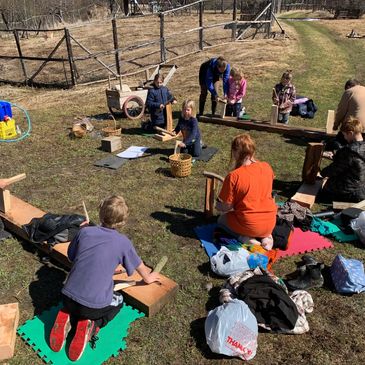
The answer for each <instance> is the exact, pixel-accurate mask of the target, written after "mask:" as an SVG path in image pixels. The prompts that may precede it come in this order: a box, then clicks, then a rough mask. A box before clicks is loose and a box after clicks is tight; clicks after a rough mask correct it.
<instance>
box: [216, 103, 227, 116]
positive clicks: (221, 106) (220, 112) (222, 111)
mask: <svg viewBox="0 0 365 365" xmlns="http://www.w3.org/2000/svg"><path fill="white" fill-rule="evenodd" d="M226 107H227V102H226V101H225V100H217V107H216V110H215V115H217V116H218V117H219V118H224V117H225V115H226Z"/></svg>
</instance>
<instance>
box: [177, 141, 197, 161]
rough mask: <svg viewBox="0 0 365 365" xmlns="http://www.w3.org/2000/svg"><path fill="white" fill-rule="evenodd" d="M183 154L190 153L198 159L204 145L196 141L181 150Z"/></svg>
mask: <svg viewBox="0 0 365 365" xmlns="http://www.w3.org/2000/svg"><path fill="white" fill-rule="evenodd" d="M180 152H181V153H188V154H189V155H191V156H193V157H198V156H200V155H201V153H202V145H201V143H200V140H195V141H194V142H193V143H191V144H188V145H187V146H186V147H183V148H181V149H180Z"/></svg>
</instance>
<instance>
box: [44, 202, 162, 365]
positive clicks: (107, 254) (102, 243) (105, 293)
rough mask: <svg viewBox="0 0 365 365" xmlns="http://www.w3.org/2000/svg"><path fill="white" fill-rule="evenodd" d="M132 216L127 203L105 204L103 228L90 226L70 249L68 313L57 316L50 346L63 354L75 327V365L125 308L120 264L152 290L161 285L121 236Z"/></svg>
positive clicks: (65, 294) (101, 215) (72, 348)
mask: <svg viewBox="0 0 365 365" xmlns="http://www.w3.org/2000/svg"><path fill="white" fill-rule="evenodd" d="M127 216H128V207H127V205H126V203H125V201H124V199H123V197H121V196H111V197H109V198H107V199H105V200H104V201H103V202H102V203H101V205H100V210H99V218H100V222H101V226H85V227H84V228H82V229H81V230H80V231H79V233H78V234H77V236H75V238H74V239H73V240H72V242H71V243H70V245H69V247H68V251H67V255H68V258H69V260H70V261H71V262H72V263H73V265H72V269H71V271H70V273H69V275H68V277H67V280H66V283H65V285H64V287H63V289H62V294H63V298H62V299H63V305H64V307H63V309H61V310H60V311H59V312H58V314H57V317H56V320H55V322H54V325H53V328H52V330H51V333H50V339H49V343H50V347H51V349H52V350H53V351H56V352H58V351H60V350H61V349H62V347H63V345H64V343H65V340H66V337H67V335H68V332H69V331H70V329H71V323H72V325H75V326H76V331H75V335H74V337H73V339H72V341H71V343H70V347H69V351H68V356H69V358H70V360H72V361H77V360H78V359H79V358H80V357H81V355H82V354H83V351H84V349H85V347H86V345H87V343H88V342H89V341H90V340H95V339H96V338H95V336H96V334H97V333H98V331H99V329H100V328H102V327H104V326H106V324H107V323H108V322H110V321H111V320H112V319H113V318H114V317H115V316H116V315H117V314H118V312H119V311H120V309H121V308H122V305H123V297H122V295H121V294H120V293H118V292H114V291H113V288H114V283H113V275H114V271H115V269H116V267H117V266H118V265H119V264H120V265H122V266H123V267H124V268H125V269H126V271H127V274H128V275H129V276H130V275H132V274H133V272H134V270H137V272H138V273H139V274H140V275H141V276H142V279H143V280H144V282H145V283H146V284H150V283H152V282H155V281H159V280H160V276H159V275H158V274H157V273H153V272H150V269H148V268H147V267H146V266H145V264H144V263H143V262H142V260H141V259H140V257H139V256H138V255H137V253H136V250H135V248H134V247H133V244H132V242H131V241H130V240H129V239H128V238H127V237H126V236H124V235H122V234H120V233H119V232H118V231H117V228H119V227H122V226H123V225H124V224H125V222H126V219H127ZM87 223H88V222H87Z"/></svg>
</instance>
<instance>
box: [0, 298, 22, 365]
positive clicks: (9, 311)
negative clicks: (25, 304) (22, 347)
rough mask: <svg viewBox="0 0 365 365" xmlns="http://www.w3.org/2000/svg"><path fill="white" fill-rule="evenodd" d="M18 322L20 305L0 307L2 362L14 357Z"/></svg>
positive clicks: (0, 351)
mask: <svg viewBox="0 0 365 365" xmlns="http://www.w3.org/2000/svg"><path fill="white" fill-rule="evenodd" d="M18 322H19V306H18V303H10V304H3V305H0V361H2V360H6V359H10V358H12V357H13V355H14V348H15V338H16V329H17V327H18Z"/></svg>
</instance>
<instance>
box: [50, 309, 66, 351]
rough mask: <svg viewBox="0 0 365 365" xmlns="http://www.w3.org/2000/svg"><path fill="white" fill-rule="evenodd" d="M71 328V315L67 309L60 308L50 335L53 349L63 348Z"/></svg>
mask: <svg viewBox="0 0 365 365" xmlns="http://www.w3.org/2000/svg"><path fill="white" fill-rule="evenodd" d="M70 329H71V323H70V315H69V314H68V313H67V312H66V311H65V310H63V309H60V310H59V311H58V314H57V317H56V320H55V322H54V325H53V327H52V330H51V333H50V335H49V346H50V347H51V349H52V350H53V351H55V352H58V351H61V350H62V347H63V345H64V344H65V340H66V337H67V334H68V333H69V331H70Z"/></svg>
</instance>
